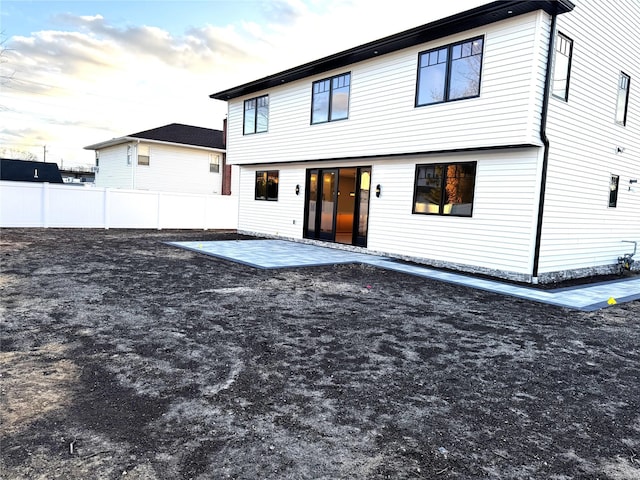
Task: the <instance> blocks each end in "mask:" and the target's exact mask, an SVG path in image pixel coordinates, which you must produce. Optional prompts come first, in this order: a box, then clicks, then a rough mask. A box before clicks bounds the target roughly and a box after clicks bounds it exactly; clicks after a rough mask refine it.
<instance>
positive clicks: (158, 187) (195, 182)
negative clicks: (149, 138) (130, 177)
mask: <svg viewBox="0 0 640 480" xmlns="http://www.w3.org/2000/svg"><path fill="white" fill-rule="evenodd" d="M146 145H148V146H149V153H150V160H149V165H138V164H137V156H136V155H135V153H136V149H134V156H133V159H132V163H133V164H134V169H135V188H136V189H139V190H154V191H161V192H183V193H201V194H214V193H220V191H221V185H222V181H221V174H220V173H214V172H210V171H209V154H210V152H209V151H207V150H202V149H197V148H189V147H176V146H171V145H162V144H155V143H151V144H146ZM220 163H221V164H222V154H220ZM220 166H221V167H222V165H220Z"/></svg>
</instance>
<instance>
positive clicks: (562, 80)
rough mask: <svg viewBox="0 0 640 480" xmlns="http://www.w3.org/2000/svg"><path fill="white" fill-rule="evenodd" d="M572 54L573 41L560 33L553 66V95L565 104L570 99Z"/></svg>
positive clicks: (557, 38)
mask: <svg viewBox="0 0 640 480" xmlns="http://www.w3.org/2000/svg"><path fill="white" fill-rule="evenodd" d="M572 52H573V40H571V39H570V38H568V37H565V36H564V35H562V34H561V33H558V35H557V37H556V54H555V59H554V64H553V87H552V90H551V93H552V94H553V96H554V97H558V98H561V99H562V100H564V101H565V102H566V101H567V100H568V99H569V79H570V76H571V54H572Z"/></svg>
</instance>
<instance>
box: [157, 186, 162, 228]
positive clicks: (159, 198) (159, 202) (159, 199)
mask: <svg viewBox="0 0 640 480" xmlns="http://www.w3.org/2000/svg"><path fill="white" fill-rule="evenodd" d="M157 196H158V225H157V227H158V230H162V226H161V225H160V204H161V200H162V196H161V195H160V192H158V193H157Z"/></svg>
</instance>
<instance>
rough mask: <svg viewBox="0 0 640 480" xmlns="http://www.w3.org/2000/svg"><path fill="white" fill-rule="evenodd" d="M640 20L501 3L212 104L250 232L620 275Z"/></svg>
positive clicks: (619, 10)
mask: <svg viewBox="0 0 640 480" xmlns="http://www.w3.org/2000/svg"><path fill="white" fill-rule="evenodd" d="M638 25H640V3H639V2H637V1H629V0H612V1H608V2H601V1H600V0H579V1H576V4H575V5H574V4H573V3H571V2H569V1H568V0H560V1H513V0H510V1H497V2H492V3H488V4H486V5H484V6H480V7H478V8H475V9H473V10H469V11H466V12H462V13H459V14H457V15H453V16H451V17H448V18H444V19H441V20H438V21H435V22H432V23H429V24H426V25H423V26H420V27H417V28H414V29H411V30H408V31H405V32H402V33H398V34H396V35H392V36H389V37H386V38H383V39H380V40H377V41H374V42H371V43H368V44H365V45H362V46H359V47H355V48H352V49H350V50H346V51H344V52H341V53H337V54H334V55H331V56H329V57H326V58H323V59H320V60H317V61H314V62H311V63H308V64H305V65H301V66H299V67H295V68H291V69H289V70H287V71H284V72H281V73H278V74H274V75H271V76H268V77H265V78H262V79H259V80H256V81H252V82H250V83H247V84H244V85H240V86H237V87H233V88H229V89H227V90H224V91H221V92H218V93H215V94H212V95H211V97H212V98H214V99H217V100H223V101H227V102H228V149H227V154H228V161H229V163H231V164H237V165H239V166H240V198H239V202H240V204H239V231H240V232H243V233H251V234H256V235H265V236H274V237H283V238H290V239H299V240H301V241H302V240H303V239H306V240H304V241H325V242H335V243H339V244H346V245H353V246H362V247H366V249H367V251H370V252H380V253H384V254H388V255H390V256H393V257H397V258H402V259H407V260H412V261H417V262H421V263H426V264H430V265H434V266H439V267H448V268H454V269H458V270H463V271H470V272H478V273H485V274H489V275H493V276H498V277H502V278H508V279H513V280H517V281H524V282H533V283H535V282H545V283H547V282H553V281H558V280H562V279H566V278H576V277H582V276H589V275H593V274H599V273H611V272H613V271H615V270H616V269H617V264H618V258H619V257H620V256H621V255H623V254H625V253H628V252H630V251H632V250H633V244H631V243H624V241H640V185H638V184H637V180H638V179H639V178H640V82H638V81H639V80H640V61H638V55H639V53H638V52H639V48H638V47H639V44H638V30H637V28H638ZM634 85H636V87H634ZM352 248H353V247H352Z"/></svg>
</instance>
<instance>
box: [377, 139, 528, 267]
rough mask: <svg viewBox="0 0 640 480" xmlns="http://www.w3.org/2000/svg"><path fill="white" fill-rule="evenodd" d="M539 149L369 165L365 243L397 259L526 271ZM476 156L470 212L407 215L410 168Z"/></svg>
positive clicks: (412, 170)
mask: <svg viewBox="0 0 640 480" xmlns="http://www.w3.org/2000/svg"><path fill="white" fill-rule="evenodd" d="M538 155H539V151H538V149H529V150H518V151H492V152H482V153H469V154H464V155H457V156H455V157H454V156H442V157H437V156H429V157H425V158H422V159H416V160H414V161H412V162H411V163H402V164H399V163H397V162H393V161H392V162H386V163H381V164H376V165H375V167H374V171H373V175H372V184H381V185H382V188H383V193H382V195H381V196H380V198H378V199H376V198H373V199H372V201H371V212H370V213H371V217H370V222H369V239H368V247H369V248H370V249H372V250H376V251H381V252H387V253H391V254H395V255H400V256H409V257H416V258H424V259H427V260H431V261H436V262H443V263H446V262H452V263H457V264H463V265H469V266H474V267H478V268H485V269H495V270H502V271H507V272H512V273H517V274H521V275H527V274H528V273H530V268H531V258H532V257H531V252H532V248H533V238H534V235H533V232H534V228H533V227H534V221H535V212H536V209H537V192H538V184H537V181H536V178H537V169H538ZM450 161H477V162H478V164H477V172H476V186H475V195H474V202H473V203H474V205H473V216H472V217H470V218H467V217H445V216H433V215H415V214H412V213H411V211H412V204H413V187H414V186H413V183H414V176H415V165H416V164H419V163H439V162H450Z"/></svg>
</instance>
